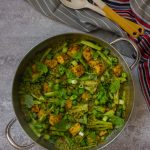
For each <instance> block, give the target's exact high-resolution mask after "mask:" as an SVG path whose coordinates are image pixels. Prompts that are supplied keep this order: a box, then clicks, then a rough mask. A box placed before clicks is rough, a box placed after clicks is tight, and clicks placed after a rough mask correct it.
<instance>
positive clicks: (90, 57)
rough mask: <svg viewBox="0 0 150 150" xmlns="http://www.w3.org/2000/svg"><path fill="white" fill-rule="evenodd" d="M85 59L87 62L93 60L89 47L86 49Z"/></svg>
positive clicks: (84, 52)
mask: <svg viewBox="0 0 150 150" xmlns="http://www.w3.org/2000/svg"><path fill="white" fill-rule="evenodd" d="M83 57H84V59H85V60H87V61H89V60H91V59H92V54H91V49H90V48H89V47H86V48H85V49H84V50H83Z"/></svg>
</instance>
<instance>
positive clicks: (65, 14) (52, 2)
mask: <svg viewBox="0 0 150 150" xmlns="http://www.w3.org/2000/svg"><path fill="white" fill-rule="evenodd" d="M27 1H28V2H29V3H30V4H31V5H32V6H33V7H34V8H36V9H37V10H38V11H40V12H41V13H42V14H44V15H45V16H47V17H49V18H51V19H54V20H56V21H59V22H61V23H64V24H67V25H70V26H72V27H74V28H77V29H80V30H82V31H84V32H90V31H94V30H96V29H99V28H101V29H103V30H107V31H110V32H114V33H115V34H117V35H119V36H122V37H127V36H128V35H127V34H126V33H125V32H124V31H123V30H122V29H121V28H120V27H119V26H118V25H116V24H115V23H114V22H112V21H110V20H109V19H107V18H105V17H103V16H101V15H99V14H97V13H95V12H93V11H91V10H88V9H82V10H73V9H70V8H67V7H65V6H64V5H62V4H61V3H60V1H59V0H27ZM103 1H104V2H105V3H107V4H108V5H109V6H110V7H111V8H113V10H115V11H116V12H117V13H118V14H120V15H121V16H123V17H124V18H127V19H129V20H131V21H133V22H136V23H138V24H140V25H142V26H143V27H144V28H145V33H144V35H142V36H140V37H139V38H138V39H132V38H131V37H129V38H130V39H132V40H134V41H135V42H136V43H137V45H138V46H139V48H140V51H141V55H142V57H141V61H140V64H139V69H138V70H139V71H138V73H139V78H140V84H141V88H142V91H143V94H144V96H145V99H146V101H147V103H148V106H149V108H150V13H149V12H150V0H103Z"/></svg>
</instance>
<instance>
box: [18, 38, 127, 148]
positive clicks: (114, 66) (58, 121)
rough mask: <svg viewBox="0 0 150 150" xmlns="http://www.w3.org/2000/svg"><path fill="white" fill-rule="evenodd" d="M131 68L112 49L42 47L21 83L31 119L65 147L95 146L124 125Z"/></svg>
mask: <svg viewBox="0 0 150 150" xmlns="http://www.w3.org/2000/svg"><path fill="white" fill-rule="evenodd" d="M125 83H127V73H126V72H125V71H124V70H123V67H122V66H121V65H120V63H119V60H118V58H116V57H115V56H113V55H112V54H111V53H110V50H109V49H108V48H105V47H102V46H101V45H99V44H97V43H93V42H90V41H85V40H83V41H82V40H81V41H77V42H73V43H70V42H66V43H63V44H62V45H60V46H59V47H56V48H51V47H50V48H48V49H46V50H43V51H41V52H39V53H38V54H37V55H36V56H35V59H34V60H33V61H32V62H30V63H29V65H28V67H27V68H26V70H25V72H24V74H23V76H22V82H21V84H20V91H19V93H20V100H21V104H22V108H23V112H24V115H25V117H26V121H27V122H28V124H29V126H30V128H31V129H32V130H33V132H34V133H35V134H36V135H37V136H38V137H43V138H44V139H45V140H48V141H49V142H51V143H54V144H55V146H56V147H58V148H59V149H60V150H80V149H91V148H93V147H96V146H97V145H98V144H99V143H103V142H105V141H106V139H107V137H108V136H109V135H111V133H112V131H113V130H114V129H116V128H122V127H123V125H124V122H125V120H124V118H125V110H126V105H125V104H126V90H125Z"/></svg>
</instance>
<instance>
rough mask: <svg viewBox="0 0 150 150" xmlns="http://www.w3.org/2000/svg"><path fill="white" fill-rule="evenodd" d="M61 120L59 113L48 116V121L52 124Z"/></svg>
mask: <svg viewBox="0 0 150 150" xmlns="http://www.w3.org/2000/svg"><path fill="white" fill-rule="evenodd" d="M60 120H61V115H53V114H50V117H49V123H50V124H51V125H52V126H54V125H55V124H57V123H59V122H60Z"/></svg>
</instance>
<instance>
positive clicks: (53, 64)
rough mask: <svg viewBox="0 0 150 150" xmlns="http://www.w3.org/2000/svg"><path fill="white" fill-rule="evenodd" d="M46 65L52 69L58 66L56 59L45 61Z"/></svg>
mask: <svg viewBox="0 0 150 150" xmlns="http://www.w3.org/2000/svg"><path fill="white" fill-rule="evenodd" d="M45 64H46V65H47V66H48V67H49V68H50V69H53V68H55V67H56V66H57V60H55V59H51V60H48V59H46V60H45Z"/></svg>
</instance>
